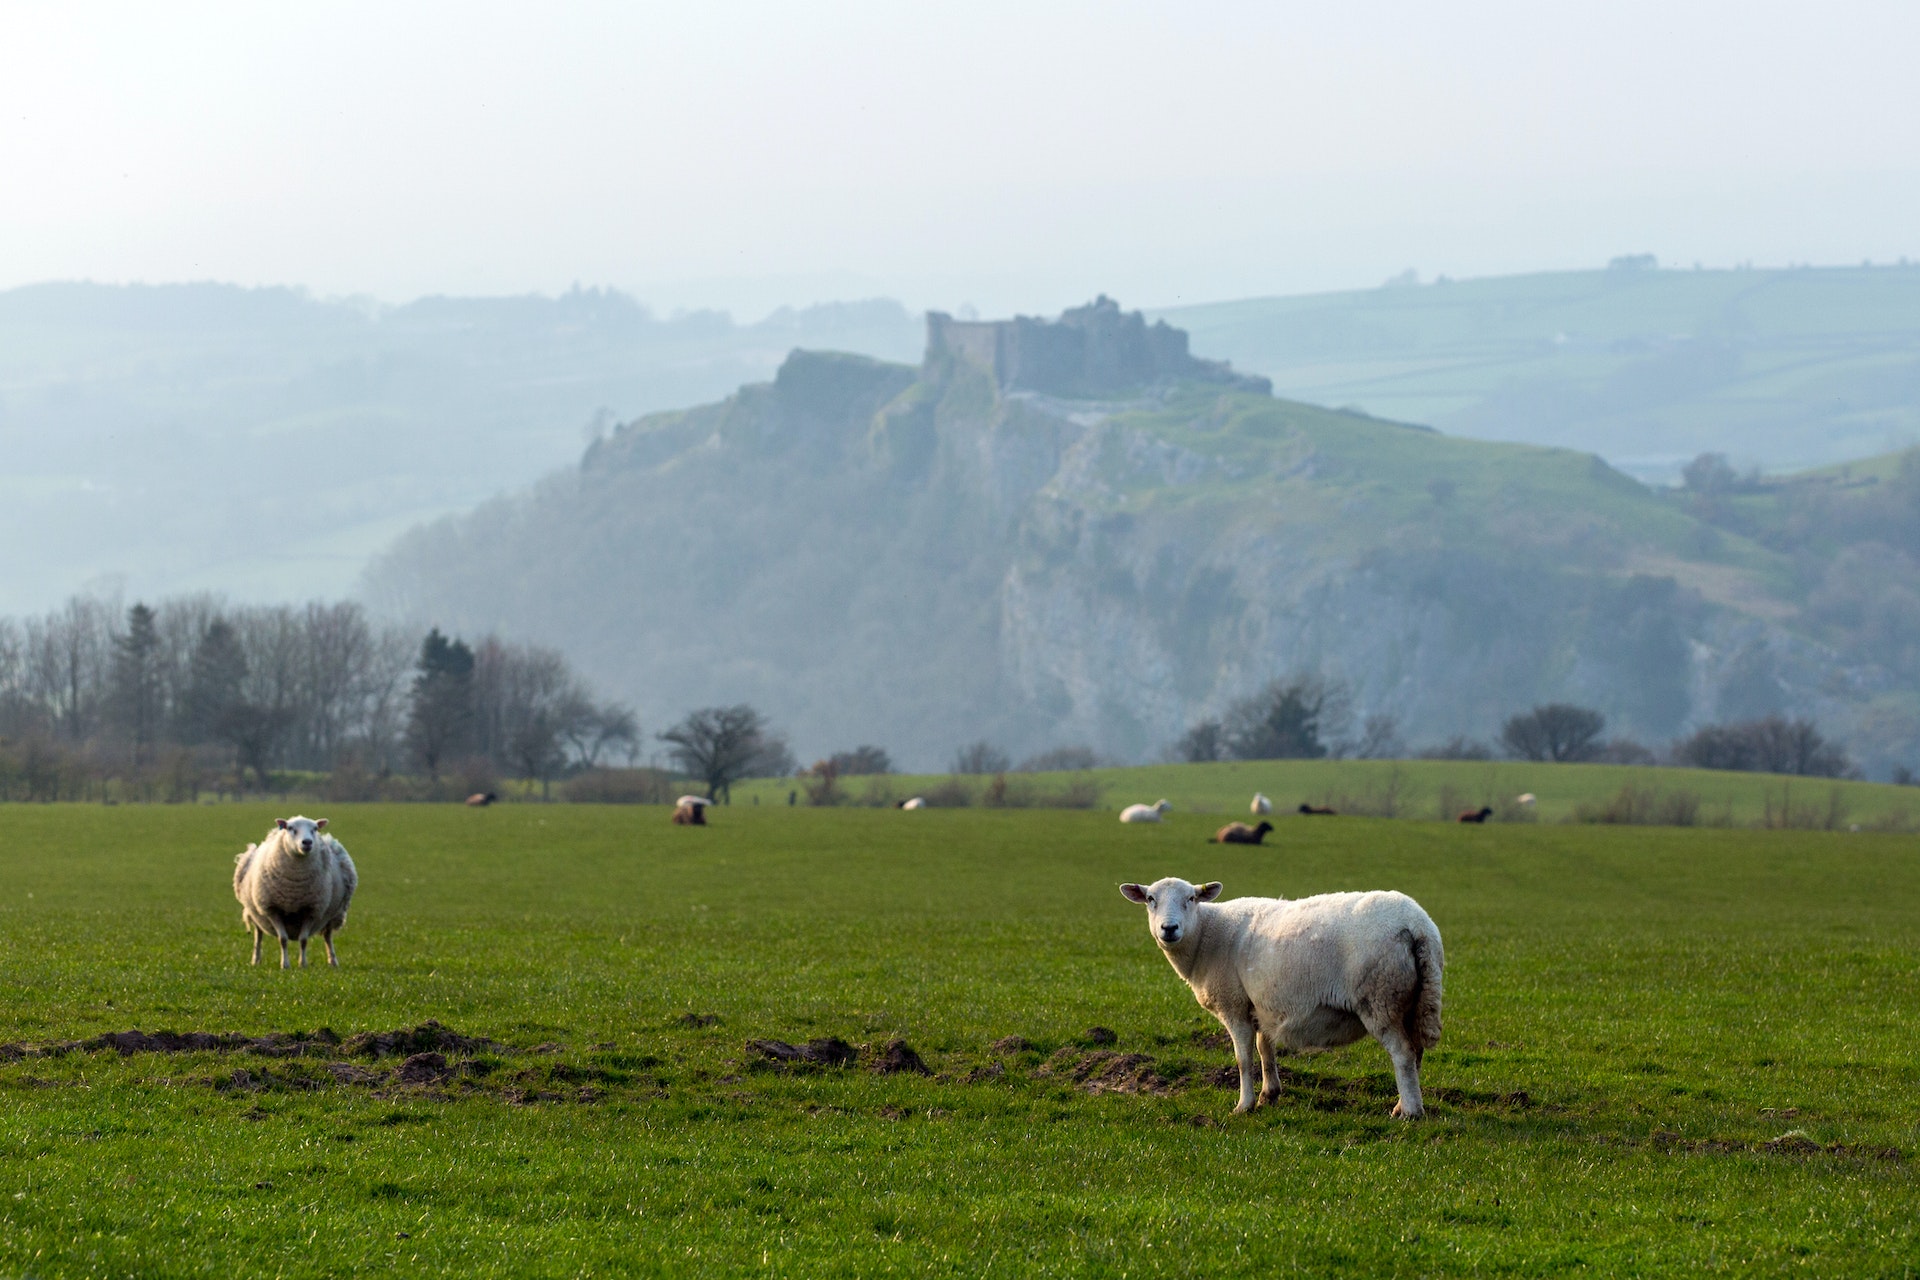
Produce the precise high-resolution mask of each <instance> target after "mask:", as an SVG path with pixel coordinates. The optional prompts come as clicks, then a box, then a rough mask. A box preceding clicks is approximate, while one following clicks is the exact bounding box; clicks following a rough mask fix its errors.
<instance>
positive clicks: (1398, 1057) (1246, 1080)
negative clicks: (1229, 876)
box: [1120, 877, 1446, 1119]
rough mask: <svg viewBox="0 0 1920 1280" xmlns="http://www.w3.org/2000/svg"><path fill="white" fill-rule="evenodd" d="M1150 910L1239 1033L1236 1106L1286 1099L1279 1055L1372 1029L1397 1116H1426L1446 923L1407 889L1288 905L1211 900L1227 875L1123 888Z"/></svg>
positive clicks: (1177, 955) (1196, 990) (1214, 1009)
mask: <svg viewBox="0 0 1920 1280" xmlns="http://www.w3.org/2000/svg"><path fill="white" fill-rule="evenodd" d="M1120 892H1121V893H1122V894H1123V895H1124V896H1125V897H1126V899H1127V901H1129V902H1136V903H1139V904H1140V905H1142V906H1144V907H1146V908H1147V927H1148V930H1149V931H1150V932H1151V933H1152V934H1153V940H1154V941H1155V942H1156V943H1158V944H1159V946H1160V950H1161V952H1162V953H1163V954H1165V956H1166V957H1167V962H1168V963H1169V964H1171V965H1172V966H1173V971H1174V972H1175V973H1177V974H1179V975H1180V976H1181V977H1182V978H1184V979H1185V980H1186V983H1187V985H1188V986H1189V987H1191V988H1192V989H1193V995H1194V999H1196V1000H1198V1001H1199V1002H1200V1005H1201V1007H1202V1008H1204V1009H1206V1010H1207V1011H1208V1012H1209V1013H1211V1014H1213V1016H1214V1017H1216V1018H1218V1019H1220V1023H1221V1025H1222V1026H1224V1027H1226V1029H1227V1034H1228V1035H1230V1036H1232V1037H1233V1054H1234V1058H1235V1060H1236V1061H1237V1062H1238V1063H1239V1067H1240V1102H1239V1105H1238V1106H1236V1107H1234V1111H1235V1112H1242V1111H1251V1110H1253V1108H1254V1105H1255V1101H1256V1097H1255V1093H1254V1088H1253V1064H1254V1057H1255V1055H1256V1053H1257V1054H1258V1056H1259V1060H1260V1073H1261V1088H1260V1092H1259V1094H1258V1101H1259V1102H1268V1103H1270V1102H1272V1101H1273V1100H1274V1099H1275V1098H1278V1097H1279V1096H1280V1076H1279V1071H1278V1069H1277V1068H1276V1067H1275V1066H1274V1061H1273V1058H1274V1054H1275V1053H1276V1052H1277V1051H1278V1050H1279V1049H1280V1048H1281V1047H1285V1048H1286V1049H1288V1050H1290V1051H1292V1050H1301V1049H1331V1048H1335V1047H1337V1046H1339V1045H1343V1044H1352V1043H1353V1042H1354V1041H1355V1040H1358V1039H1360V1038H1361V1037H1363V1036H1372V1037H1373V1038H1374V1039H1375V1040H1378V1041H1379V1042H1380V1045H1381V1047H1382V1048H1384V1049H1385V1050H1386V1051H1387V1056H1388V1057H1389V1058H1391V1059H1392V1060H1393V1077H1394V1083H1395V1084H1396V1085H1397V1086H1398V1090H1399V1094H1400V1097H1399V1101H1397V1102H1396V1103H1395V1104H1394V1107H1393V1114H1394V1115H1396V1116H1402V1117H1404V1118H1407V1119H1413V1118H1415V1117H1417V1116H1420V1115H1423V1114H1425V1107H1424V1105H1423V1104H1422V1102H1421V1098H1420V1059H1421V1056H1422V1055H1423V1054H1424V1053H1425V1052H1426V1051H1427V1050H1428V1049H1431V1048H1432V1047H1433V1046H1434V1045H1436V1044H1438V1043H1440V980H1441V973H1442V970H1443V969H1444V968H1445V967H1446V959H1445V956H1444V954H1443V953H1442V951H1441V947H1440V930H1439V929H1437V928H1435V927H1434V923H1433V921H1432V919H1430V918H1429V917H1428V915H1427V913H1426V912H1425V911H1422V910H1421V909H1420V904H1419V903H1417V902H1415V901H1414V900H1413V899H1412V898H1409V897H1407V896H1406V895H1405V894H1403V893H1327V894H1322V895H1320V896H1319V897H1314V898H1301V899H1299V900H1297V901H1293V902H1289V901H1287V900H1286V899H1284V898H1236V899H1235V900H1234V901H1232V902H1220V903H1216V902H1215V901H1214V899H1215V898H1217V897H1219V896H1220V882H1219V881H1217V880H1216V881H1213V882H1212V883H1210V884H1205V885H1197V886H1196V885H1192V884H1188V883H1187V882H1186V881H1185V880H1180V879H1175V878H1173V877H1168V878H1167V879H1164V880H1156V881H1155V882H1154V883H1152V884H1150V885H1138V884H1123V885H1121V886H1120Z"/></svg>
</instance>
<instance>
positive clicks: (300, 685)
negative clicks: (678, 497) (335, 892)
mask: <svg viewBox="0 0 1920 1280" xmlns="http://www.w3.org/2000/svg"><path fill="white" fill-rule="evenodd" d="M639 746H640V728H639V724H638V721H637V719H636V718H635V716H634V713H633V712H632V711H631V710H630V709H628V708H626V707H623V706H620V705H619V704H617V703H607V702H602V701H600V700H598V699H596V698H595V697H594V696H593V694H592V692H591V690H590V689H589V688H588V687H587V685H586V683H585V682H584V681H583V680H582V679H581V678H580V677H579V676H578V675H577V674H576V673H575V672H574V671H573V670H572V668H571V667H570V666H569V665H568V663H567V661H566V659H565V658H563V657H562V656H561V655H560V654H558V653H556V652H554V651H553V650H550V649H543V648H539V647H536V646H530V645H518V644H510V643H507V642H504V641H502V640H500V639H498V638H496V637H491V636H489V637H486V638H484V639H482V640H480V641H479V642H478V643H477V644H474V645H469V644H467V643H466V642H465V641H463V640H459V639H449V638H448V637H445V636H442V635H441V634H440V633H439V632H438V631H437V630H435V631H431V632H429V633H428V635H427V636H426V637H424V638H422V637H421V636H420V635H419V633H418V632H416V631H409V630H407V629H405V628H400V627H395V626H391V625H384V624H379V623H376V622H375V621H373V620H372V619H371V618H369V617H368V616H367V614H366V611H365V610H364V609H362V608H361V607H360V606H359V605H357V604H354V603H351V602H331V603H330V602H325V601H315V602H312V603H309V604H305V605H266V606H237V605H231V604H228V603H227V602H225V601H223V600H221V599H220V598H219V597H217V596H212V595H191V596H181V597H175V598H171V599H166V600H162V601H160V602H158V603H157V604H155V605H148V604H145V603H136V604H134V605H132V606H131V607H128V608H124V609H122V608H121V607H119V605H118V604H117V603H115V602H112V601H108V600H102V599H98V598H95V597H88V596H80V597H75V598H74V599H71V600H69V601H68V602H67V603H66V604H65V605H63V606H61V607H60V608H58V609H55V610H53V611H51V612H49V613H46V614H43V615H39V616H35V617H27V618H0V749H4V751H5V752H6V753H8V755H7V758H8V759H11V760H12V761H13V766H12V767H13V772H14V773H16V774H19V775H21V780H22V781H23V782H24V785H25V786H26V789H27V790H28V791H29V792H33V793H38V794H36V798H46V797H45V795H44V793H45V792H46V790H47V786H48V785H51V786H52V787H53V788H54V789H55V790H56V791H58V790H59V789H60V787H61V785H62V783H61V782H60V780H59V777H57V776H55V775H60V774H63V773H64V774H65V775H68V776H71V775H73V773H74V771H75V770H78V771H80V772H81V773H83V774H85V775H86V776H88V777H92V778H118V779H122V780H126V781H138V782H141V783H143V784H144V785H145V786H147V787H151V786H152V785H155V784H156V781H161V782H164V784H165V786H166V787H167V788H169V789H174V790H178V789H180V788H188V789H192V788H196V787H197V786H198V785H199V783H200V782H201V781H205V780H207V779H208V775H209V774H212V775H213V776H218V774H219V773H221V772H230V774H231V778H232V782H233V785H234V786H235V787H236V788H241V787H244V786H246V785H249V784H251V785H256V786H259V787H262V788H264V787H266V786H267V785H268V780H269V775H270V774H271V773H272V772H273V771H276V770H311V771H320V772H329V773H331V772H333V771H336V770H341V769H348V770H352V771H358V772H364V773H367V774H371V775H376V776H386V775H393V774H405V773H411V772H415V771H418V772H421V773H424V774H426V775H427V776H428V777H429V778H430V779H434V780H437V779H439V777H440V776H441V775H442V773H443V772H445V771H446V770H448V769H449V768H450V767H451V766H453V765H455V764H456V763H461V762H467V763H472V762H476V761H477V762H482V763H484V764H485V765H486V766H487V767H489V768H492V769H494V770H498V771H501V772H505V773H509V774H512V775H514V776H518V777H523V778H533V779H538V780H541V781H543V782H544V781H546V780H549V779H551V778H553V777H556V776H558V775H559V774H561V773H563V772H565V771H567V770H569V769H572V768H577V767H581V766H589V767H590V766H593V765H595V764H598V763H601V762H602V761H605V760H609V759H613V758H624V759H628V760H631V758H632V757H633V756H634V755H636V754H637V753H638V750H639ZM4 763H5V762H4V760H0V765H4ZM28 775H31V776H28ZM49 779H51V782H50V783H49V782H48V780H49ZM174 798H186V797H174Z"/></svg>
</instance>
